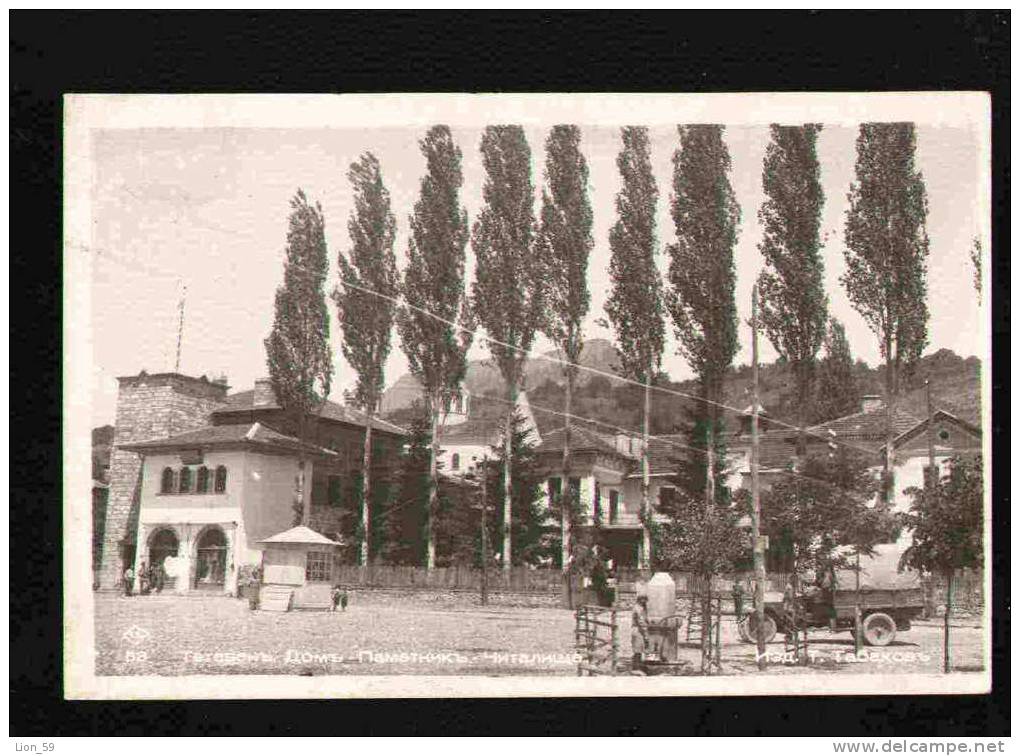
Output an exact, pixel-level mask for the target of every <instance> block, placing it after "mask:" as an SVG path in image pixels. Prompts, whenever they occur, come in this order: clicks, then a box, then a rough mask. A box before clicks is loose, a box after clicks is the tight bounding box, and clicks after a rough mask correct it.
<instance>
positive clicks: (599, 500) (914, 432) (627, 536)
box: [538, 395, 981, 566]
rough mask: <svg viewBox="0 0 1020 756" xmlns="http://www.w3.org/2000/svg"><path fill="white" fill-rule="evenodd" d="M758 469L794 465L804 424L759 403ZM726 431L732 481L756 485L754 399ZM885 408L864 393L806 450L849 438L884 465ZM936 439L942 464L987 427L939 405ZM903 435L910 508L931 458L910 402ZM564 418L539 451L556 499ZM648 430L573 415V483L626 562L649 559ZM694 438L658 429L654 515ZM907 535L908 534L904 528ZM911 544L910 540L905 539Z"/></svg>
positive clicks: (899, 464) (778, 473) (904, 502)
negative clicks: (790, 422) (617, 429)
mask: <svg viewBox="0 0 1020 756" xmlns="http://www.w3.org/2000/svg"><path fill="white" fill-rule="evenodd" d="M759 418H760V419H759V431H760V433H761V436H760V447H759V465H760V466H759V471H760V475H761V478H760V479H761V482H762V486H763V487H766V488H767V487H768V486H770V485H771V484H772V483H773V482H774V481H776V480H778V479H781V478H782V477H784V476H788V475H791V474H794V473H795V471H794V469H793V466H794V462H795V460H796V444H797V436H798V433H797V430H796V429H794V428H790V427H788V426H786V425H783V424H780V423H777V422H775V421H774V420H773V419H772V418H771V417H769V415H768V413H767V412H766V411H765V410H764V409H763V408H759ZM731 421H732V427H731V429H730V430H728V431H727V438H726V444H725V445H726V458H727V468H728V477H727V484H728V485H729V486H730V487H732V488H738V487H744V488H750V458H751V408H750V407H748V408H746V409H745V410H744V411H743V412H742V413H740V414H738V415H736V416H734V417H732V418H731ZM886 422H887V421H886V411H885V404H884V403H883V402H882V400H881V398H880V397H877V396H873V395H869V396H865V397H862V401H861V408H860V410H859V411H858V412H855V413H852V414H850V415H847V416H845V417H840V418H836V419H834V420H831V421H828V422H826V423H822V424H819V425H815V426H812V427H810V428H808V429H806V442H807V454H808V455H809V456H811V455H816V454H825V453H828V452H829V451H830V450H831V449H832V448H833V447H835V446H838V445H839V444H841V443H842V444H845V445H847V446H850V447H852V448H854V449H857V450H859V451H860V452H861V453H863V454H864V455H866V457H868V458H869V459H870V462H871V467H872V468H873V469H874V471H875V474H876V475H877V474H878V473H879V471H880V470H881V469H882V467H883V464H884V455H885V444H886V433H887V431H886ZM933 422H934V429H933V433H934V439H935V440H934V446H935V458H936V464H937V465H939V466H940V467H943V466H944V465H945V463H946V461H947V460H948V459H949V458H950V457H952V456H953V455H956V454H973V453H977V452H979V451H980V449H981V429H980V428H978V427H977V426H975V425H972V424H971V423H968V422H966V421H964V420H961V419H959V418H957V417H955V416H953V415H952V414H950V413H948V412H945V411H942V410H940V411H938V412H935V413H934V417H933ZM893 428H894V434H895V440H894V443H893V461H894V478H895V494H894V499H893V506H894V510H896V511H906V509H907V508H909V506H910V497H909V496H908V495H907V494H906V493H905V492H906V491H907V490H908V489H909V488H911V487H922V486H923V484H924V470H925V468H926V466H927V464H928V428H929V423H928V421H927V419H925V420H919V419H918V418H916V417H913V416H911V415H910V414H909V413H907V412H905V411H903V410H899V409H898V410H896V411H895V413H894V416H893ZM564 436H565V432H564V429H563V428H558V429H556V430H553V431H550V432H548V433H546V434H545V436H544V438H543V440H542V443H541V445H540V446H539V449H538V452H539V459H540V460H541V462H542V464H543V466H544V467H545V469H547V470H548V471H549V479H548V499H549V502H550V505H551V504H552V502H553V501H554V499H555V497H556V496H557V495H558V493H559V491H560V490H561V488H562V485H563V481H562V478H563V474H562V465H563V443H564ZM642 443H643V441H642V439H641V437H640V436H633V435H627V434H617V435H609V434H603V433H599V432H597V431H594V430H592V429H591V428H589V427H586V426H580V425H574V424H572V425H571V431H570V449H571V453H570V460H571V462H570V464H571V469H570V475H569V476H568V478H569V481H568V484H569V485H570V486H571V487H572V488H573V489H574V491H575V492H576V495H577V497H578V499H579V502H580V506H581V522H582V524H581V527H582V528H589V527H592V523H593V521H594V518H595V517H596V516H597V517H598V519H599V521H600V523H601V527H602V530H603V540H604V542H605V545H606V546H607V547H608V549H609V552H610V556H611V558H612V559H613V560H614V561H615V562H616V564H618V565H620V566H637V565H640V564H643V563H644V559H643V557H644V554H643V553H642V551H643V526H642V523H641V519H640V511H641V481H642V477H643V476H642V472H641V463H640V459H641V449H642ZM688 447H689V442H688V440H687V438H686V437H685V436H683V435H661V436H653V437H652V438H650V439H649V447H648V460H649V502H650V503H651V507H652V512H651V514H652V516H653V518H655V520H657V521H660V522H662V521H664V520H665V519H666V517H665V515H664V514H663V513H662V511H660V510H666V509H667V508H668V507H667V506H664V505H665V503H666V500H667V499H668V498H669V497H670V496H671V495H672V493H673V492H674V491H675V489H676V484H675V478H676V475H677V472H678V469H679V465H680V464H681V463H682V461H683V460H684V459H685V458H686V457H687V455H688V453H689V451H688ZM901 538H902V539H904V540H906V539H908V538H909V534H903V535H902V536H901ZM901 545H902V544H901Z"/></svg>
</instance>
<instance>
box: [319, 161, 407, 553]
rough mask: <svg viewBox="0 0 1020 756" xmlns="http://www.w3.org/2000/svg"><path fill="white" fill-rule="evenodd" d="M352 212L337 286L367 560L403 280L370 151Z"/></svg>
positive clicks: (355, 180) (351, 173)
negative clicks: (355, 417) (375, 461)
mask: <svg viewBox="0 0 1020 756" xmlns="http://www.w3.org/2000/svg"><path fill="white" fill-rule="evenodd" d="M347 178H348V180H349V181H350V182H351V186H352V187H353V189H354V211H353V213H352V214H351V217H350V219H349V220H348V222H347V230H348V233H349V234H350V237H351V248H350V250H349V251H348V252H347V254H346V255H344V254H343V253H342V252H341V253H340V254H339V255H338V257H337V263H338V265H339V269H340V285H339V286H338V287H336V288H335V289H334V290H333V301H334V302H335V303H336V307H337V312H338V315H339V319H340V330H341V332H342V334H343V344H342V349H343V355H344V358H345V359H346V360H347V363H348V364H349V365H350V366H351V367H352V368H354V370H355V371H356V372H357V374H358V381H357V384H356V386H355V389H354V396H353V399H354V402H355V404H356V405H357V406H358V407H360V408H361V409H362V411H363V412H364V413H365V443H364V451H363V459H362V466H361V485H360V490H359V492H358V493H359V498H360V505H361V527H360V529H359V530H360V535H361V550H360V555H359V556H360V560H361V564H368V561H369V557H370V553H369V543H370V541H371V540H372V514H371V510H372V424H373V422H374V420H375V415H376V412H377V411H378V408H379V401H380V398H381V397H382V392H383V388H384V385H385V381H384V379H385V375H384V368H385V365H386V358H387V357H388V356H389V353H390V332H391V330H392V328H393V319H394V311H395V308H396V296H397V288H398V283H399V279H398V276H397V260H396V256H395V255H394V254H393V240H394V238H395V237H396V230H397V224H396V219H395V218H394V217H393V213H392V212H391V211H390V195H389V192H388V191H386V187H385V185H384V184H383V179H382V173H381V171H380V168H379V161H378V160H377V159H376V157H375V155H373V154H372V153H370V152H366V153H365V154H364V155H362V156H361V157H360V158H359V159H358V161H357V162H355V163H352V164H351V166H350V169H349V170H348V171H347Z"/></svg>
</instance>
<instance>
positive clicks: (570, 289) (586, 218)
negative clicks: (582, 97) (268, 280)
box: [538, 125, 595, 570]
mask: <svg viewBox="0 0 1020 756" xmlns="http://www.w3.org/2000/svg"><path fill="white" fill-rule="evenodd" d="M545 154H546V158H545V174H546V188H545V189H544V190H543V191H542V214H541V226H540V231H539V237H538V253H539V257H540V264H541V266H542V270H543V274H544V275H545V279H546V318H547V319H546V324H545V327H544V329H543V330H544V331H545V334H546V335H547V336H548V337H549V338H550V339H551V340H552V341H553V342H554V343H555V344H556V345H557V346H559V348H560V351H561V352H562V353H563V356H564V358H565V359H566V362H567V364H566V365H565V366H564V369H563V374H564V377H565V378H566V391H565V394H564V400H563V414H564V417H565V418H566V420H565V426H564V429H563V434H564V435H563V480H568V479H569V478H570V415H571V409H572V407H571V403H572V399H573V395H574V387H575V385H576V384H577V372H578V370H577V367H576V364H577V362H578V361H579V360H580V359H581V350H582V349H583V347H584V331H583V329H582V327H581V321H582V320H583V319H584V317H585V315H587V314H588V308H589V306H590V305H591V295H590V293H589V291H588V258H589V256H590V255H591V250H592V247H593V246H594V243H595V242H594V239H593V238H592V233H591V227H592V212H591V201H590V199H589V197H588V163H587V162H586V161H585V159H584V155H583V154H582V153H581V130H580V129H579V128H578V127H577V126H567V125H559V126H554V127H553V128H552V131H550V132H549V137H548V139H546V143H545ZM568 488H569V487H568ZM573 505H574V502H570V501H568V498H567V497H566V496H564V495H562V494H561V496H560V509H561V511H560V539H561V540H560V544H561V548H560V559H561V561H560V564H561V565H562V567H563V569H564V570H566V569H567V566H568V563H569V555H570V519H571V518H570V511H569V507H571V506H573Z"/></svg>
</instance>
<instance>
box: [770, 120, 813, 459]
mask: <svg viewBox="0 0 1020 756" xmlns="http://www.w3.org/2000/svg"><path fill="white" fill-rule="evenodd" d="M819 131H821V126H818V125H816V124H805V125H803V126H778V125H776V124H773V125H772V126H771V128H770V132H771V136H772V138H771V141H770V142H769V145H768V147H767V148H766V151H765V165H764V168H763V170H762V187H763V188H764V190H765V201H764V202H763V203H762V206H761V209H760V210H759V211H758V220H759V222H760V223H761V225H762V230H763V237H762V240H761V242H759V244H758V249H759V250H760V251H761V253H762V256H763V257H764V258H765V268H764V269H762V271H761V273H760V274H759V275H758V290H759V292H760V293H761V311H760V317H761V322H762V325H763V326H764V328H765V333H766V335H767V336H768V339H769V341H770V342H772V346H773V347H775V350H776V351H777V352H778V353H779V355H780V356H781V357H782V358H783V359H785V360H786V361H787V362H789V363H790V367H791V368H792V370H793V377H794V384H795V386H796V392H797V413H798V421H797V425H798V426H799V428H800V432H799V433H798V438H797V455H798V456H799V457H800V458H801V460H802V461H803V457H804V455H805V437H804V428H805V426H806V425H807V423H808V420H809V417H810V408H811V404H812V399H813V395H812V385H813V382H814V378H815V355H816V354H818V349H819V348H820V347H821V345H822V340H823V339H824V338H825V328H826V312H827V310H828V297H826V295H825V288H824V284H823V281H822V278H823V266H822V258H821V256H820V254H819V248H820V246H821V237H820V235H819V225H820V223H821V214H822V205H823V204H824V202H825V197H824V195H823V194H822V182H821V178H820V169H819V165H818V150H817V140H818V132H819Z"/></svg>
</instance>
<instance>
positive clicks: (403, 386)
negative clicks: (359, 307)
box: [383, 339, 981, 434]
mask: <svg viewBox="0 0 1020 756" xmlns="http://www.w3.org/2000/svg"><path fill="white" fill-rule="evenodd" d="M547 354H548V355H550V356H553V355H556V354H557V352H548V353H547ZM580 361H581V364H582V365H585V366H586V367H592V368H596V369H598V370H601V371H603V372H607V373H615V372H616V371H615V367H616V366H617V365H618V363H619V358H618V355H617V352H616V349H615V347H614V346H613V345H612V343H611V342H609V341H607V340H605V339H593V340H592V341H590V342H588V343H586V344H585V348H584V351H583V352H582V355H581V360H580ZM855 372H856V377H857V384H858V391H859V393H860V394H862V395H863V394H878V395H883V394H884V390H883V386H884V378H883V375H884V373H883V368H882V366H879V367H876V368H872V367H869V366H868V365H867V364H865V363H864V362H861V361H858V362H857V365H856V367H855ZM980 374H981V361H980V360H979V359H978V358H976V357H968V358H966V359H964V358H962V357H959V356H958V355H956V354H955V353H954V352H952V351H951V350H948V349H941V350H939V351H937V352H934V353H932V354H929V355H926V356H924V357H923V358H922V359H921V360H920V361H919V363H918V365H917V367H916V369H915V371H914V373H913V375H912V376H909V377H907V378H905V380H904V382H903V386H904V391H903V392H902V393H901V396H900V406H901V407H902V408H903V409H904V410H905V411H907V412H909V413H911V414H913V415H915V416H916V417H918V418H919V419H920V418H922V417H923V416H924V414H925V412H926V397H925V390H924V380H925V379H926V378H928V379H930V380H931V385H932V397H933V400H934V404H935V407H936V408H937V409H945V410H947V411H949V412H951V413H953V414H954V415H956V416H958V417H960V418H961V419H963V420H967V421H968V422H971V423H975V424H980V391H981V388H980V386H981V381H980ZM759 376H760V392H761V401H762V405H763V406H764V407H765V409H766V410H767V411H768V412H769V413H770V414H771V415H772V416H773V417H774V418H776V419H778V420H781V421H783V422H790V423H793V422H795V421H796V417H797V413H796V397H795V395H794V387H793V375H792V372H791V370H790V369H789V366H788V365H786V364H785V363H782V362H778V361H777V362H773V363H769V364H766V365H762V366H761V369H760V371H759ZM578 378H579V380H578V390H577V392H576V394H575V397H574V403H573V404H574V407H573V414H575V415H578V416H581V417H587V418H591V419H593V420H598V421H600V422H602V423H605V424H606V425H607V426H618V427H621V428H626V429H629V430H634V431H636V430H638V429H639V428H640V423H641V410H642V406H643V405H642V402H643V394H642V390H641V389H640V388H639V387H637V386H632V385H629V384H625V383H622V382H616V381H613V380H612V379H610V378H608V377H605V376H600V375H596V374H593V373H591V372H587V371H581V373H580V375H579V377H578ZM465 382H466V385H467V388H468V390H469V391H470V392H471V394H472V395H473V396H486V395H489V396H502V395H503V391H504V389H503V381H502V379H501V378H500V376H499V372H498V370H497V369H496V368H495V367H494V366H493V365H491V364H488V363H487V362H481V361H474V362H471V363H470V364H469V366H468V370H467V379H466V381H465ZM661 385H663V386H666V387H669V388H671V389H673V390H674V391H679V392H682V393H689V394H696V393H697V388H698V387H697V383H696V382H695V381H694V380H687V381H679V382H675V381H666V382H664V383H662V384H661ZM526 386H527V389H528V399H529V401H530V403H531V408H532V411H533V412H534V414H535V420H536V422H537V423H538V426H539V430H540V431H541V432H543V433H544V432H547V431H549V430H551V429H552V428H555V427H559V426H562V425H563V419H562V418H561V417H558V416H556V415H554V414H551V413H549V412H543V411H542V408H543V407H544V408H548V409H552V410H554V411H562V409H563V393H564V389H563V386H564V379H563V373H562V370H561V368H560V366H559V365H557V364H556V363H553V362H549V361H547V360H531V361H530V362H529V364H528V366H527V371H526ZM750 387H751V367H750V365H739V366H736V367H734V368H732V369H731V370H730V371H729V374H728V376H727V378H726V382H725V389H724V391H725V397H726V398H725V402H726V404H728V405H729V406H731V407H736V408H739V409H743V408H744V407H747V406H748V405H749V404H750ZM420 395H421V392H420V388H419V387H418V384H417V381H416V380H415V379H414V378H413V377H412V376H410V375H405V376H403V377H402V378H401V379H400V380H399V381H397V383H396V384H395V385H394V386H393V387H391V388H390V389H389V390H388V391H387V392H386V394H385V396H384V398H383V414H384V415H385V416H387V417H388V418H389V419H393V421H394V422H397V420H396V419H395V418H399V419H400V420H402V421H404V422H405V423H406V421H407V416H408V414H409V413H408V411H407V408H408V407H410V405H411V404H412V402H413V401H414V399H416V398H418V397H420ZM690 406H691V401H690V400H684V399H682V398H679V397H676V396H670V395H669V394H665V393H663V392H653V394H652V422H651V432H652V433H653V434H662V433H672V432H676V431H677V430H678V429H680V428H681V427H683V420H684V413H685V412H686V411H687V410H688V409H689V408H690ZM604 429H606V430H608V428H604Z"/></svg>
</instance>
